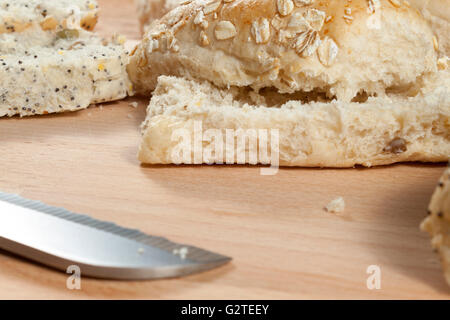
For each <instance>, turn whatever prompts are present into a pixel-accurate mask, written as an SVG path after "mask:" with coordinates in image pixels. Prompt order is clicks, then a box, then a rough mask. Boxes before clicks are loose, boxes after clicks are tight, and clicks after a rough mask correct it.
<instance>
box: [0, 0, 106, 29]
mask: <svg viewBox="0 0 450 320" xmlns="http://www.w3.org/2000/svg"><path fill="white" fill-rule="evenodd" d="M97 19H98V4H97V1H96V0H58V1H56V0H0V34H1V33H10V32H22V31H24V30H26V29H29V28H33V27H39V28H41V29H42V30H61V29H65V28H80V27H81V28H83V29H86V30H92V29H94V27H95V25H96V24H97Z"/></svg>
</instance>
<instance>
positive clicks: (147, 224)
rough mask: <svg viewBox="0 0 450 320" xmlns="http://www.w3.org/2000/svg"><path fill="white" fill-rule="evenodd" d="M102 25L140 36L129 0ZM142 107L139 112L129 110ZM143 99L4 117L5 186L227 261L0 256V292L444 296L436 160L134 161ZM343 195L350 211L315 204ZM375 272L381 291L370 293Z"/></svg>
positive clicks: (0, 158) (114, 3) (48, 295)
mask: <svg viewBox="0 0 450 320" xmlns="http://www.w3.org/2000/svg"><path fill="white" fill-rule="evenodd" d="M99 2H100V5H101V8H102V13H101V22H100V24H99V26H98V30H99V31H100V32H101V33H103V34H105V35H108V34H112V33H113V32H115V31H117V32H119V33H122V34H126V35H127V36H128V38H130V39H138V38H139V33H138V24H137V19H136V18H135V13H134V10H135V9H134V6H133V2H132V1H131V0H128V1H125V0H103V1H99ZM133 101H137V102H138V103H139V107H138V108H133V107H131V106H130V103H131V102H133ZM147 104H148V99H141V98H129V99H127V100H125V101H121V102H116V103H109V104H103V105H102V106H97V107H91V108H89V109H87V110H84V111H81V112H77V113H71V114H63V115H54V116H42V117H35V118H25V119H19V118H12V119H1V120H0V152H1V155H0V190H2V191H6V192H15V193H19V194H21V195H22V196H25V197H29V198H32V199H38V200H41V201H44V202H46V203H48V204H51V205H57V206H64V207H65V208H67V209H69V210H73V211H76V212H80V213H87V214H90V215H91V216H93V217H95V218H98V219H102V220H109V221H113V222H115V223H118V224H121V225H123V226H126V227H131V228H139V229H141V230H142V231H144V232H147V233H150V234H154V235H161V236H165V237H169V238H170V239H172V240H174V241H180V242H182V243H189V244H192V245H197V246H201V247H203V248H206V249H210V250H214V251H217V252H219V253H223V254H226V255H229V256H231V257H233V259H234V260H233V262H232V263H230V264H229V265H227V266H225V267H222V268H219V269H216V270H213V271H210V272H206V273H203V274H198V275H194V276H189V277H186V278H182V279H171V280H160V281H144V282H120V281H100V280H94V279H84V278H83V279H82V290H79V291H71V290H68V289H66V279H67V275H65V274H63V273H60V272H57V271H53V270H50V269H48V268H46V267H43V266H40V265H36V264H32V263H29V262H27V261H25V260H22V259H20V258H18V257H16V256H13V255H11V254H9V253H6V252H0V298H3V299H15V298H25V299H29V298H38V299H54V298H61V299H82V298H83V299H84V298H88V299H90V298H100V299H104V298H106V299H110V298H112V299H116V298H124V299H135V298H139V299H167V298H172V299H197V298H207V299H241V298H255V299H262V298H264V299H296V298H314V299H315V298H326V299H332V298H337V299H345V298H355V299H360V298H369V299H379V298H388V299H398V298H415V299H427V298H438V299H448V298H449V297H450V289H449V288H448V287H447V285H446V284H445V282H444V278H443V275H442V272H441V267H440V264H439V260H438V257H437V256H436V255H435V254H434V253H433V252H432V250H431V247H430V241H429V237H428V235H427V234H424V233H422V232H420V230H419V223H420V221H421V220H422V219H423V218H424V216H425V213H426V209H427V204H428V202H429V199H430V196H431V194H432V192H433V189H434V187H435V185H436V182H437V180H438V177H439V176H440V175H441V173H442V172H443V169H444V165H443V164H442V165H424V164H400V165H394V166H388V167H379V168H372V169H363V168H356V169H345V170H336V169H333V170H330V169H301V168H299V169H281V170H280V172H279V173H278V174H277V175H275V176H260V175H259V168H257V167H249V166H180V167H177V166H140V165H139V162H138V161H137V159H136V153H137V147H138V143H139V125H140V123H141V122H142V120H143V119H144V117H145V107H146V105H147ZM337 196H343V197H344V198H345V201H346V203H347V208H346V210H345V212H344V213H342V214H338V215H336V214H330V213H327V212H325V211H324V209H323V207H324V206H325V205H326V204H327V203H328V202H329V201H330V200H332V199H334V198H335V197H337ZM370 265H377V266H379V267H380V268H381V275H382V276H381V289H380V290H369V289H367V286H366V279H367V277H368V274H367V273H366V269H367V268H368V266H370Z"/></svg>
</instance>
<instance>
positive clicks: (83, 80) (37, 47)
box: [0, 28, 132, 117]
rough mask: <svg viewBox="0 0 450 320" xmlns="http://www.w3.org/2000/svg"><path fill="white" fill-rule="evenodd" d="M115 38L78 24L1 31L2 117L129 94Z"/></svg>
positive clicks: (78, 106) (122, 54) (124, 56)
mask: <svg viewBox="0 0 450 320" xmlns="http://www.w3.org/2000/svg"><path fill="white" fill-rule="evenodd" d="M118 42H119V41H118V40H117V39H113V41H111V42H107V41H105V40H104V39H102V38H100V37H98V36H96V35H95V34H93V33H90V32H87V31H84V30H81V29H80V30H76V29H65V30H62V31H59V32H57V33H55V32H53V31H43V30H41V29H36V28H34V29H29V30H25V31H23V32H21V33H8V34H2V35H0V117H2V116H14V115H20V116H30V115H37V114H48V113H56V112H63V111H74V110H79V109H83V108H86V107H88V106H89V105H90V104H91V103H99V102H106V101H113V100H118V99H122V98H124V97H126V96H127V95H128V94H132V85H131V83H130V81H129V79H128V75H127V73H126V64H127V63H128V54H127V53H126V52H125V49H124V48H123V46H122V45H121V44H119V43H118Z"/></svg>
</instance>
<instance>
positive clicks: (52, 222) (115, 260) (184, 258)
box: [0, 192, 231, 280]
mask: <svg viewBox="0 0 450 320" xmlns="http://www.w3.org/2000/svg"><path fill="white" fill-rule="evenodd" d="M0 248H1V249H4V250H6V251H10V252H12V253H15V254H17V255H20V256H23V257H25V258H28V259H30V260H33V261H36V262H39V263H41V264H44V265H47V266H49V267H53V268H55V269H59V270H62V271H64V272H65V271H66V270H67V268H68V267H69V266H71V265H76V266H78V267H79V268H80V270H81V273H82V275H83V276H87V277H94V278H104V279H118V280H144V279H158V278H172V277H180V276H185V275H189V274H192V273H197V272H201V271H206V270H209V269H212V268H216V267H219V266H221V265H223V264H225V263H227V262H229V261H230V260H231V258H229V257H226V256H223V255H220V254H217V253H213V252H210V251H207V250H203V249H200V248H197V247H194V246H189V245H183V244H178V243H175V242H171V241H169V240H168V239H166V238H163V237H157V236H151V235H147V234H145V233H142V232H141V231H139V230H134V229H127V228H123V227H120V226H118V225H116V224H114V223H111V222H106V221H100V220H96V219H93V218H91V217H89V216H86V215H80V214H76V213H73V212H70V211H67V210H65V209H63V208H58V207H52V206H49V205H46V204H44V203H42V202H40V201H35V200H28V199H25V198H22V197H20V196H18V195H14V194H8V193H3V192H0Z"/></svg>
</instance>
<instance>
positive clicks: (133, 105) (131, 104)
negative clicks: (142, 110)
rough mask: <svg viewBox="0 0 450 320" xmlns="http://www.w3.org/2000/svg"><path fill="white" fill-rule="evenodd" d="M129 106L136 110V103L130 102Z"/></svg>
mask: <svg viewBox="0 0 450 320" xmlns="http://www.w3.org/2000/svg"><path fill="white" fill-rule="evenodd" d="M130 106H131V107H133V108H137V107H138V103H137V102H136V101H133V102H130Z"/></svg>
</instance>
